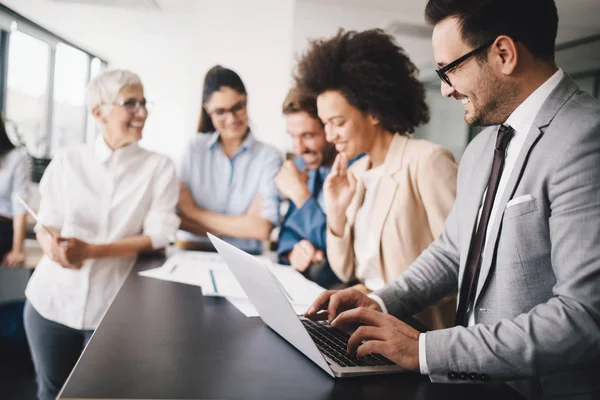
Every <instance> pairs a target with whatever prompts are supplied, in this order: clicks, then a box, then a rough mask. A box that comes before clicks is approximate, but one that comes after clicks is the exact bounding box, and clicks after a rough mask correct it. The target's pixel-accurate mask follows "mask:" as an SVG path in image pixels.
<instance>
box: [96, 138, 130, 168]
mask: <svg viewBox="0 0 600 400" xmlns="http://www.w3.org/2000/svg"><path fill="white" fill-rule="evenodd" d="M138 149H139V145H138V142H133V143H130V144H128V145H127V146H123V147H121V148H118V149H117V150H113V149H111V148H110V147H109V146H108V144H106V140H104V136H103V135H98V137H97V138H96V141H95V142H94V154H95V155H96V157H97V158H98V161H100V163H101V164H104V163H106V162H107V161H108V160H109V159H110V158H111V157H112V156H113V155H115V156H117V157H119V158H122V157H128V156H130V155H132V154H135V153H136V152H137V151H138Z"/></svg>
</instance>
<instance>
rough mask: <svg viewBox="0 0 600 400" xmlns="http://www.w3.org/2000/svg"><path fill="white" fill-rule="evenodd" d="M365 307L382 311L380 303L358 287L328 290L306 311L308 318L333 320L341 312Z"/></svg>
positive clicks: (305, 314)
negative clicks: (357, 288)
mask: <svg viewBox="0 0 600 400" xmlns="http://www.w3.org/2000/svg"><path fill="white" fill-rule="evenodd" d="M359 307H365V308H368V309H370V310H375V311H381V307H379V304H377V302H376V301H375V300H373V299H372V298H370V297H368V296H367V295H366V294H364V293H362V292H360V291H358V290H356V289H352V288H349V289H344V290H327V291H325V292H323V293H321V294H320V295H319V297H317V299H316V300H315V301H314V303H313V304H312V305H311V306H310V307H309V309H308V310H307V311H306V312H305V313H304V316H305V317H306V318H310V319H313V320H319V319H325V318H327V320H328V321H329V322H331V321H333V320H334V319H335V318H336V317H337V316H338V315H339V314H340V313H342V312H344V311H347V310H352V309H356V308H359Z"/></svg>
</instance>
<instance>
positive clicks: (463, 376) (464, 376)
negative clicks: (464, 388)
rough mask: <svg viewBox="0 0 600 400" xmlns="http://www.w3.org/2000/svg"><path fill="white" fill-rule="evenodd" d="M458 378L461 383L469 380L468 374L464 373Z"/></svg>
mask: <svg viewBox="0 0 600 400" xmlns="http://www.w3.org/2000/svg"><path fill="white" fill-rule="evenodd" d="M458 377H459V378H460V380H461V381H466V380H467V379H469V374H467V373H466V372H461V373H460V375H459V376H458Z"/></svg>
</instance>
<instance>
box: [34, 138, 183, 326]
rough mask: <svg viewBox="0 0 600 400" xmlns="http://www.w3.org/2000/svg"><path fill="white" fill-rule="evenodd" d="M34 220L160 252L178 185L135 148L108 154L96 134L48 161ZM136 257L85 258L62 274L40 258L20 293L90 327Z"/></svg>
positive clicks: (46, 313)
mask: <svg viewBox="0 0 600 400" xmlns="http://www.w3.org/2000/svg"><path fill="white" fill-rule="evenodd" d="M40 197H41V202H40V209H39V221H40V222H41V223H42V224H44V225H47V226H52V227H56V228H58V229H60V234H61V236H62V237H67V238H69V237H73V238H77V239H80V240H83V241H86V242H88V243H93V244H103V243H112V242H116V241H119V240H121V239H124V238H126V237H129V236H133V235H140V234H142V235H147V236H149V237H150V239H151V240H152V247H153V248H155V249H156V248H161V247H165V246H167V245H168V243H169V239H170V238H171V237H172V236H173V235H174V234H175V232H176V231H177V228H178V226H179V222H180V221H179V218H178V217H177V215H176V214H175V206H176V204H177V200H178V198H179V184H178V181H177V178H176V175H175V167H174V165H173V163H172V162H171V161H170V160H169V159H168V158H167V157H165V156H162V155H159V154H156V153H152V152H149V151H146V150H143V149H141V148H140V147H139V146H138V145H137V143H133V144H130V145H128V146H126V147H123V148H120V149H118V150H116V151H112V150H111V149H110V147H108V146H107V144H106V142H105V141H104V139H103V137H102V136H100V137H99V138H98V140H96V142H95V143H94V145H93V146H85V145H81V146H75V147H72V148H70V149H67V150H66V151H65V152H63V153H61V154H59V155H57V156H55V157H54V159H53V160H52V162H51V163H50V165H49V166H48V168H47V169H46V172H45V173H44V176H43V178H42V181H41V182H40ZM134 261H135V257H122V258H102V259H91V260H86V261H85V262H84V263H83V266H82V267H81V269H80V270H72V269H65V268H63V267H61V266H60V265H58V264H57V263H55V262H54V261H52V260H51V259H50V258H49V257H47V256H44V257H43V258H42V260H41V261H40V263H39V264H38V266H37V268H36V269H35V272H34V274H33V276H32V277H31V279H30V280H29V284H28V285H27V289H26V291H25V295H26V296H27V299H28V300H29V301H30V302H31V304H32V305H33V307H34V308H35V309H36V310H37V311H38V312H39V313H40V314H41V315H42V316H43V317H44V318H46V319H49V320H52V321H55V322H58V323H60V324H63V325H66V326H69V327H71V328H74V329H85V330H91V329H95V328H96V327H97V326H98V324H99V323H100V320H101V319H102V317H103V316H104V313H105V312H106V310H107V309H108V307H109V305H110V303H111V302H112V300H113V298H114V297H115V296H116V294H117V292H118V290H119V288H120V287H121V284H122V283H123V282H124V280H125V278H126V277H127V275H128V273H129V271H130V269H131V267H132V266H133V264H134Z"/></svg>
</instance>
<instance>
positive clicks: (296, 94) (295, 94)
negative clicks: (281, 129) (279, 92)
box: [281, 88, 321, 122]
mask: <svg viewBox="0 0 600 400" xmlns="http://www.w3.org/2000/svg"><path fill="white" fill-rule="evenodd" d="M281 111H282V112H283V114H284V115H288V114H294V113H299V112H305V113H307V114H308V115H310V116H311V117H312V118H314V119H316V120H317V121H319V122H321V120H320V119H319V113H318V112H317V99H316V98H314V97H313V96H307V95H306V94H305V93H302V92H301V91H300V90H298V89H297V88H293V89H291V90H290V91H289V92H288V95H287V96H286V97H285V100H284V101H283V105H282V106H281Z"/></svg>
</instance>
